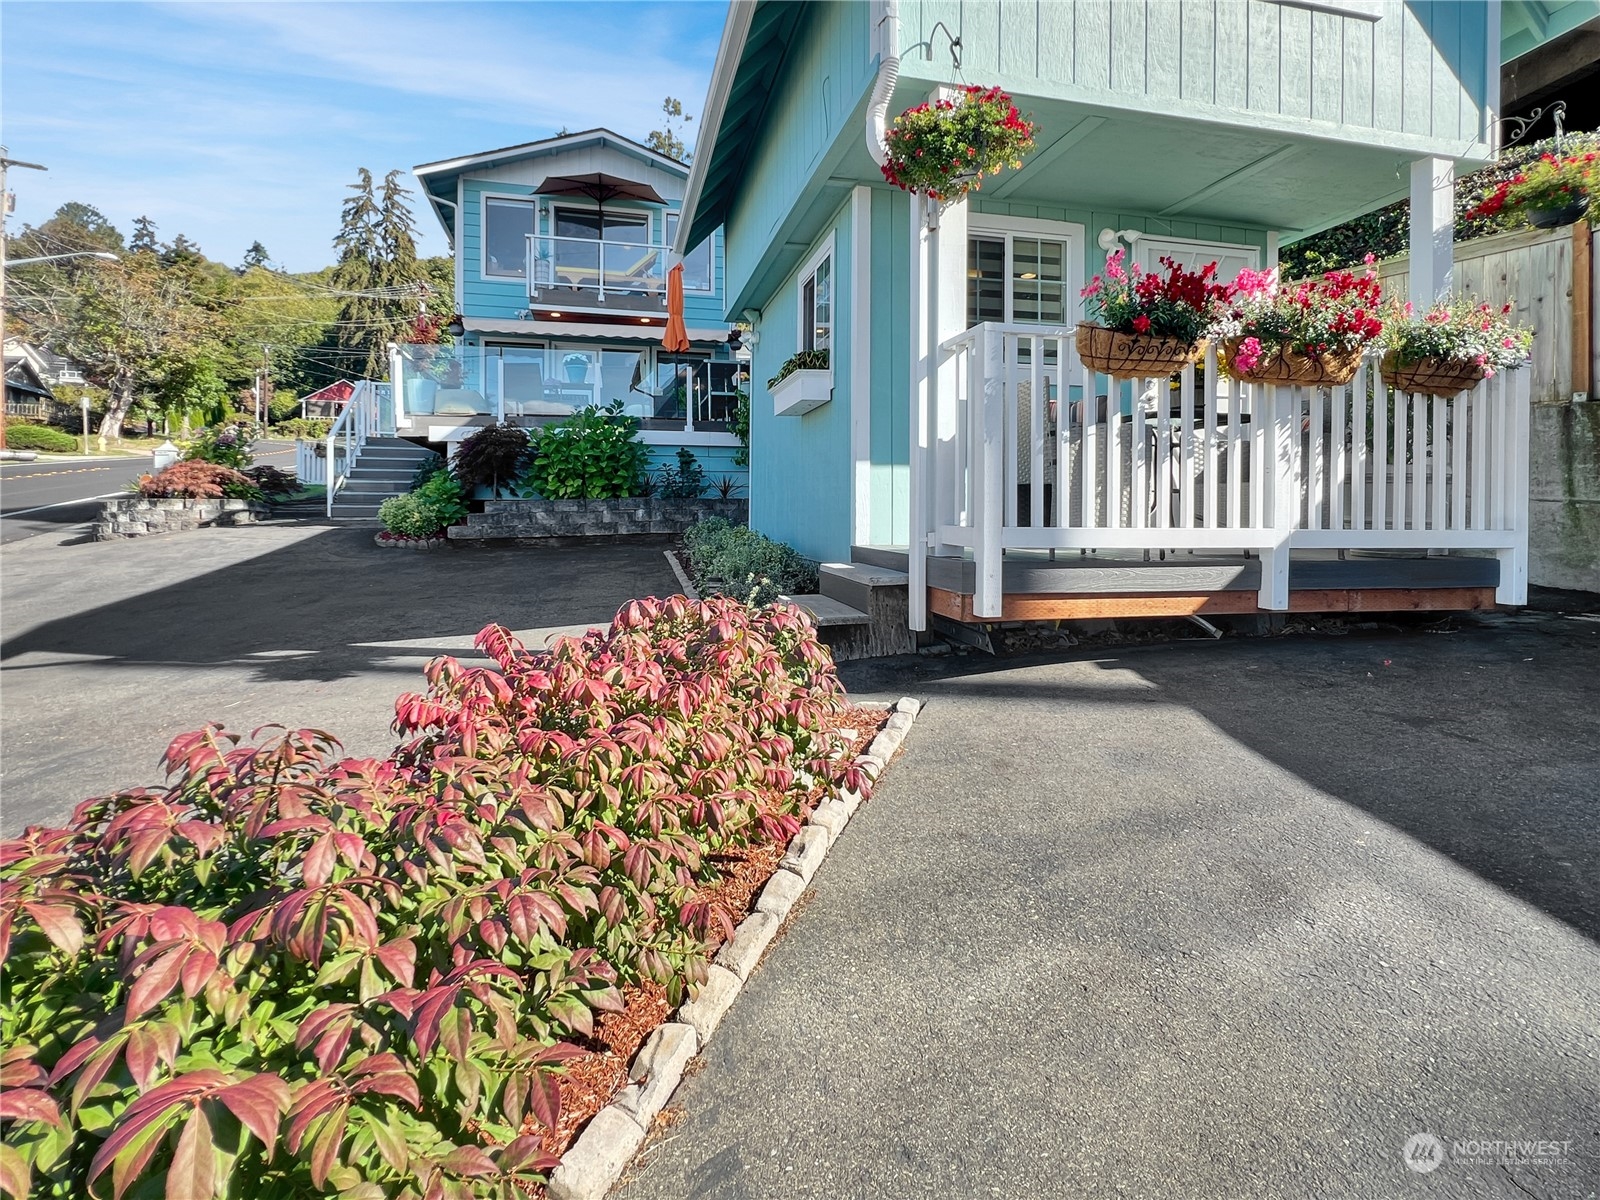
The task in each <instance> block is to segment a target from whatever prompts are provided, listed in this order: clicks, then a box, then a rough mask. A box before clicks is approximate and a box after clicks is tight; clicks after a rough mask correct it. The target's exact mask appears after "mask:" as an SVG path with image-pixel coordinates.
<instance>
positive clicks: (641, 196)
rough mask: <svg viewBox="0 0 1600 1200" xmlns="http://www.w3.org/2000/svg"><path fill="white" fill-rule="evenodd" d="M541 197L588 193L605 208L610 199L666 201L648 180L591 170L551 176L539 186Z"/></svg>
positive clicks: (583, 194) (654, 202)
mask: <svg viewBox="0 0 1600 1200" xmlns="http://www.w3.org/2000/svg"><path fill="white" fill-rule="evenodd" d="M536 194H537V195H540V196H587V197H588V198H589V199H591V200H593V201H594V202H595V204H596V205H598V206H599V208H600V210H601V212H602V213H604V211H605V207H606V201H607V200H643V201H645V202H646V203H647V204H665V203H666V201H665V200H663V199H662V198H661V193H659V192H658V191H656V190H655V188H653V187H651V186H650V185H649V184H648V183H639V182H638V181H636V180H633V179H624V178H622V176H620V175H607V174H606V173H605V172H604V171H591V172H590V173H588V174H587V175H550V176H548V177H546V179H545V181H544V182H543V183H541V184H540V185H539V186H538V188H537V189H536Z"/></svg>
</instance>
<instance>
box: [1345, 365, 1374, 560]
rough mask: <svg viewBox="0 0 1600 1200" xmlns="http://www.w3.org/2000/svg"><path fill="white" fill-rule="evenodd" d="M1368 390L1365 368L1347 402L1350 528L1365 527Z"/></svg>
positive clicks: (1360, 372) (1357, 377) (1369, 460)
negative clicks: (1348, 415) (1349, 453)
mask: <svg viewBox="0 0 1600 1200" xmlns="http://www.w3.org/2000/svg"><path fill="white" fill-rule="evenodd" d="M1369 386H1370V381H1369V377H1368V374H1367V367H1366V364H1364V363H1363V364H1362V367H1361V369H1360V370H1359V371H1357V372H1356V388H1355V391H1354V392H1352V393H1351V398H1350V445H1351V448H1352V449H1353V450H1354V452H1355V453H1354V454H1353V455H1352V456H1351V459H1352V461H1351V463H1350V528H1351V529H1365V528H1366V527H1367V472H1368V471H1369V470H1371V469H1372V458H1371V456H1370V455H1369V454H1368V453H1367V388H1368V387H1369Z"/></svg>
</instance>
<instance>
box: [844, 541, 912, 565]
mask: <svg viewBox="0 0 1600 1200" xmlns="http://www.w3.org/2000/svg"><path fill="white" fill-rule="evenodd" d="M908 557H909V556H908V555H907V553H906V551H905V549H904V548H903V547H900V546H851V547H850V561H851V562H853V563H863V564H865V565H867V566H872V567H886V568H888V569H889V570H891V571H904V570H905V569H906V562H907V559H908Z"/></svg>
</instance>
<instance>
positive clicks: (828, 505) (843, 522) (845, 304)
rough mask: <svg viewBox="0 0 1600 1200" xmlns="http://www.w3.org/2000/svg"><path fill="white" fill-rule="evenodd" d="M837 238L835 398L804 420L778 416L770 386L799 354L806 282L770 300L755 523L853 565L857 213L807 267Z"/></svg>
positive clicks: (758, 351)
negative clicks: (852, 333)
mask: <svg viewBox="0 0 1600 1200" xmlns="http://www.w3.org/2000/svg"><path fill="white" fill-rule="evenodd" d="M830 236H831V237H832V238H833V268H832V269H833V273H834V279H835V281H836V282H835V285H834V293H833V298H834V300H833V302H834V310H833V349H832V353H831V355H830V361H831V363H832V366H833V399H832V400H830V401H829V402H828V403H826V404H823V405H821V406H820V407H818V408H815V409H813V410H812V411H810V412H808V413H805V414H804V415H802V416H783V417H780V416H776V415H774V413H773V405H772V394H771V392H770V391H768V390H767V386H766V381H767V380H768V379H770V378H771V377H772V376H773V375H775V374H777V372H778V368H779V367H781V366H782V365H783V362H784V360H785V359H787V358H788V357H789V356H790V355H791V354H793V353H794V352H795V349H796V345H797V342H798V329H799V277H798V271H796V272H794V273H791V274H790V275H789V276H788V277H787V278H785V279H784V280H783V281H782V283H780V284H779V285H778V286H777V287H776V288H775V289H774V291H773V292H772V293H771V295H770V296H769V297H768V298H767V300H766V303H765V306H764V307H763V309H762V313H761V324H760V336H759V338H758V339H757V343H756V348H755V353H754V360H753V364H752V372H753V376H754V378H753V380H752V394H751V409H750V426H751V428H750V523H751V525H752V527H754V528H756V529H759V530H761V531H762V532H763V533H765V534H767V536H769V537H773V538H777V539H778V540H779V541H783V542H788V543H789V544H790V545H791V546H793V547H794V548H795V549H797V550H799V551H800V553H802V554H804V555H806V556H807V557H810V558H815V559H817V560H819V561H837V560H841V559H842V560H845V561H848V559H849V553H850V522H851V479H850V428H851V425H850V423H851V394H850V375H851V370H850V368H851V363H852V361H853V358H852V356H853V354H854V353H855V352H856V348H855V347H853V346H851V345H850V344H849V338H848V330H849V328H850V326H851V324H852V322H853V321H854V320H855V312H854V309H853V307H852V298H851V296H850V292H849V287H848V284H846V283H845V282H844V281H847V280H849V279H850V278H851V274H852V272H853V271H854V270H855V269H856V261H855V254H854V248H853V247H852V245H851V240H850V206H849V205H848V204H847V205H845V206H844V207H842V208H841V209H839V210H838V211H837V212H836V213H835V214H834V216H833V219H832V220H830V221H829V222H828V224H827V225H826V226H825V227H824V229H823V231H822V233H821V235H819V236H818V238H817V239H816V240H815V241H814V242H813V243H812V245H811V246H810V247H808V248H807V249H806V251H805V257H804V258H802V260H801V261H802V262H807V261H810V257H811V255H812V254H813V253H814V252H815V251H816V250H817V249H818V248H819V247H820V246H822V245H823V244H824V243H826V242H827V240H828V238H829V237H830Z"/></svg>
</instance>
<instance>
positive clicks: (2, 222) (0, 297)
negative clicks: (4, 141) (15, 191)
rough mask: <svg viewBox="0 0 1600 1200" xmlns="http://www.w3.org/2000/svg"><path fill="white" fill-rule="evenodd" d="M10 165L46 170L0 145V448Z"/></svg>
mask: <svg viewBox="0 0 1600 1200" xmlns="http://www.w3.org/2000/svg"><path fill="white" fill-rule="evenodd" d="M11 167H26V168H28V170H30V171H48V170H49V169H50V168H49V167H43V166H40V165H39V164H38V163H31V162H22V161H20V160H18V159H14V158H12V157H10V155H9V154H7V153H6V148H5V147H4V146H0V450H4V449H5V448H6V389H5V381H4V378H3V377H4V375H5V344H6V218H7V217H9V216H10V215H11V193H10V192H8V191H7V190H6V171H7V170H8V169H10V168H11Z"/></svg>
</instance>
